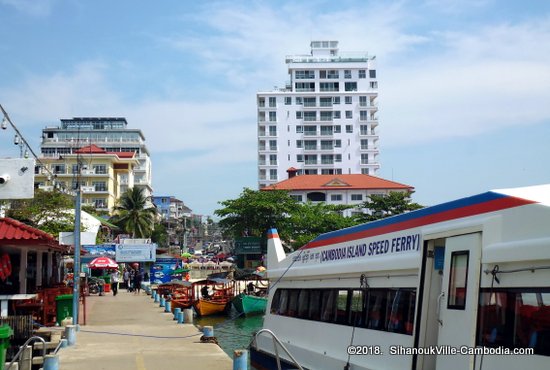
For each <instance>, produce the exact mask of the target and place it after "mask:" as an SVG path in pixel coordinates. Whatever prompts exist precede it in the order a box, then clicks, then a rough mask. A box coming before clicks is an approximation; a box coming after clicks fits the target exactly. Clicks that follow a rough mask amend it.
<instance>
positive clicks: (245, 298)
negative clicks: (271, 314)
mask: <svg viewBox="0 0 550 370" xmlns="http://www.w3.org/2000/svg"><path fill="white" fill-rule="evenodd" d="M232 302H233V307H235V309H236V310H237V311H238V312H239V313H242V314H245V315H252V314H263V313H265V308H266V306H267V297H258V296H255V295H250V294H246V293H240V294H239V295H237V296H235V298H233V301H232Z"/></svg>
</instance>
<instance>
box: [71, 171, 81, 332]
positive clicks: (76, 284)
mask: <svg viewBox="0 0 550 370" xmlns="http://www.w3.org/2000/svg"><path fill="white" fill-rule="evenodd" d="M75 203H76V204H75V210H74V269H73V325H78V313H79V302H80V301H79V298H80V211H81V203H82V200H81V194H80V179H79V181H78V184H77V187H76V200H75Z"/></svg>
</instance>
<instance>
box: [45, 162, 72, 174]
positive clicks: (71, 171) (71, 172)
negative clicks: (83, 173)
mask: <svg viewBox="0 0 550 370" xmlns="http://www.w3.org/2000/svg"><path fill="white" fill-rule="evenodd" d="M78 167H79V166H78V164H73V165H71V173H73V174H75V173H79V172H80V171H79V170H78ZM35 173H36V172H35Z"/></svg>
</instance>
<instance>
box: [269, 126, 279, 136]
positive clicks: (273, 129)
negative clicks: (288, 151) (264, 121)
mask: <svg viewBox="0 0 550 370" xmlns="http://www.w3.org/2000/svg"><path fill="white" fill-rule="evenodd" d="M269 136H277V126H269Z"/></svg>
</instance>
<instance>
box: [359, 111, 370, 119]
mask: <svg viewBox="0 0 550 370" xmlns="http://www.w3.org/2000/svg"><path fill="white" fill-rule="evenodd" d="M368 113H369V112H368V111H366V110H361V111H359V120H360V121H366V120H367V117H368Z"/></svg>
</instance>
